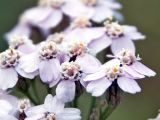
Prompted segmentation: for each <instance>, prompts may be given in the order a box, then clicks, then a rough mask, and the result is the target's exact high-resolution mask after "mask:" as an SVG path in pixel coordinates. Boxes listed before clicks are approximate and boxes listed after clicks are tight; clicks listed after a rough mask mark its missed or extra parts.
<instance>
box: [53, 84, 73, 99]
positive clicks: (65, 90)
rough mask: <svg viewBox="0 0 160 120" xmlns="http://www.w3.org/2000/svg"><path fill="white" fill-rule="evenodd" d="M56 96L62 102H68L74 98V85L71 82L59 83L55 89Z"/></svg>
mask: <svg viewBox="0 0 160 120" xmlns="http://www.w3.org/2000/svg"><path fill="white" fill-rule="evenodd" d="M56 96H57V98H58V99H60V100H61V101H63V102H70V101H72V100H73V99H74V97H75V83H74V82H73V81H61V82H60V83H59V84H58V86H57V88H56Z"/></svg>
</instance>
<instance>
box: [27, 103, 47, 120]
mask: <svg viewBox="0 0 160 120" xmlns="http://www.w3.org/2000/svg"><path fill="white" fill-rule="evenodd" d="M45 112H48V111H47V110H46V109H45V108H44V105H38V106H34V107H31V108H29V109H27V110H26V111H25V114H26V115H27V116H29V117H30V116H34V115H36V114H43V113H45Z"/></svg>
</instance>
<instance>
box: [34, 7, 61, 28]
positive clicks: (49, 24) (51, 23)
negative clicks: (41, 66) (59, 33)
mask: <svg viewBox="0 0 160 120" xmlns="http://www.w3.org/2000/svg"><path fill="white" fill-rule="evenodd" d="M62 19H63V13H62V12H61V11H60V10H57V9H53V10H52V12H51V14H50V15H49V16H48V17H47V18H46V19H45V20H43V21H42V22H40V23H38V24H37V26H38V27H40V28H41V29H43V30H49V29H51V28H54V27H56V26H57V25H58V24H59V23H60V22H61V21H62Z"/></svg>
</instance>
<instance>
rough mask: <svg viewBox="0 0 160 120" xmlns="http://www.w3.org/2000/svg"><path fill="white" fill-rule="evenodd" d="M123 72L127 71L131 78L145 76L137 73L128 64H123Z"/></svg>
mask: <svg viewBox="0 0 160 120" xmlns="http://www.w3.org/2000/svg"><path fill="white" fill-rule="evenodd" d="M124 69H125V72H127V73H128V74H130V75H131V76H132V77H133V78H135V79H138V78H144V77H145V76H144V75H142V74H140V73H138V72H137V71H136V70H134V69H133V68H132V67H130V66H127V65H126V66H125V67H124Z"/></svg>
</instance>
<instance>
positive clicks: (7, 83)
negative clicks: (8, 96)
mask: <svg viewBox="0 0 160 120" xmlns="http://www.w3.org/2000/svg"><path fill="white" fill-rule="evenodd" d="M17 81H18V74H17V72H16V71H15V70H14V68H7V69H0V89H2V90H7V89H8V88H12V87H14V86H15V85H16V84H17Z"/></svg>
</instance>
